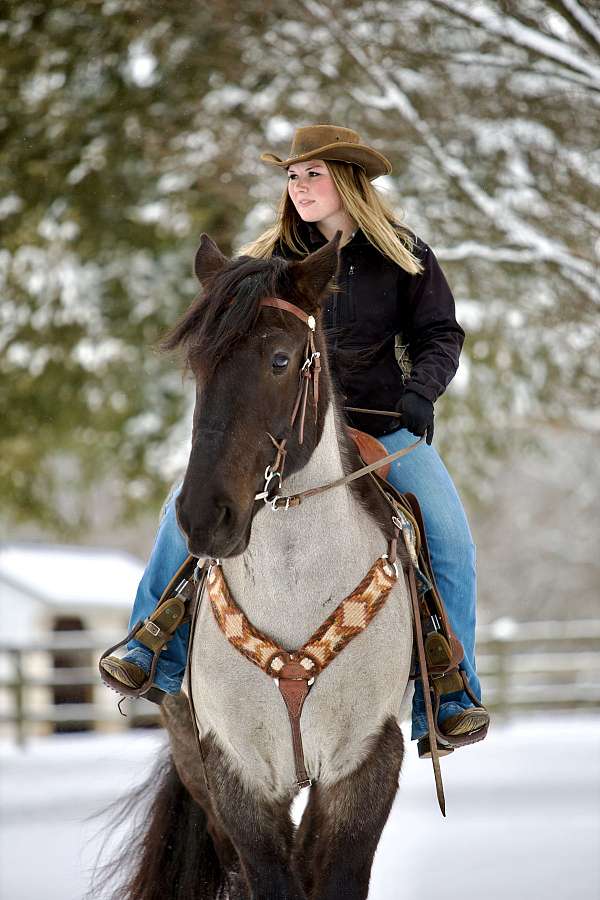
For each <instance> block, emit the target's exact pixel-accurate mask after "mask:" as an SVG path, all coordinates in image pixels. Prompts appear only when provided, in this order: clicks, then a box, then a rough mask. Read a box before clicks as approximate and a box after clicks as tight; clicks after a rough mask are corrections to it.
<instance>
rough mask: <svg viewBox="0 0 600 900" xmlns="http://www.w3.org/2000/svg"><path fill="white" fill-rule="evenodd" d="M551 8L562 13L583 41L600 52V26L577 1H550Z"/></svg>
mask: <svg viewBox="0 0 600 900" xmlns="http://www.w3.org/2000/svg"><path fill="white" fill-rule="evenodd" d="M548 2H549V3H550V6H551V7H552V8H553V9H555V10H556V11H557V12H558V13H560V14H561V15H562V16H563V17H564V18H565V19H566V20H567V22H568V23H569V25H570V26H571V28H572V29H573V31H576V32H577V34H578V35H579V37H580V38H582V40H584V41H585V42H586V44H588V45H589V46H590V47H592V48H593V49H594V50H600V25H598V23H597V22H596V21H595V19H593V18H592V16H590V14H589V12H588V11H587V10H586V9H583V7H582V6H581V5H580V4H579V3H578V2H577V0H548Z"/></svg>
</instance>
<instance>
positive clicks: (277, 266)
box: [160, 256, 289, 376]
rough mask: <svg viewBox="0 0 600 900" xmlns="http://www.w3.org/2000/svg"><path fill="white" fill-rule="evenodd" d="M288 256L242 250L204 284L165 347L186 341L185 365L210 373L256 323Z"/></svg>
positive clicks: (166, 338)
mask: <svg viewBox="0 0 600 900" xmlns="http://www.w3.org/2000/svg"><path fill="white" fill-rule="evenodd" d="M288 265H289V264H288V262H287V261H286V260H284V259H280V258H278V257H271V258H270V259H257V258H255V257H252V256H240V257H238V258H237V259H233V260H231V261H229V262H228V263H227V264H226V265H225V266H224V268H223V269H221V270H220V271H219V272H217V274H216V275H214V276H213V277H212V278H210V279H209V280H207V281H206V283H205V284H204V285H203V290H202V291H201V293H200V294H199V296H198V297H197V298H196V299H195V300H194V302H193V303H192V305H191V306H190V308H189V309H188V310H187V311H186V312H185V313H184V314H183V316H182V317H181V319H180V320H179V322H177V324H176V325H174V327H173V328H172V329H171V331H169V332H168V333H167V335H166V336H165V338H164V339H163V340H162V341H161V345H160V346H161V349H163V350H174V349H176V348H177V347H183V349H184V351H185V363H186V366H188V367H191V368H194V369H197V370H199V371H201V372H202V374H203V375H205V376H206V375H210V374H212V373H213V372H214V371H215V369H216V368H217V366H218V365H219V363H220V362H221V360H223V359H224V358H225V357H226V356H228V355H229V353H230V351H231V350H232V348H233V347H234V345H235V344H236V343H237V342H238V341H239V340H240V339H241V338H243V337H245V336H246V335H248V334H249V333H250V332H251V331H252V329H253V328H254V326H255V324H256V320H257V318H258V314H259V312H260V302H261V300H263V299H264V298H265V297H269V296H273V295H276V294H277V292H278V287H279V286H280V284H281V280H282V276H283V273H284V272H285V270H286V269H287V267H288Z"/></svg>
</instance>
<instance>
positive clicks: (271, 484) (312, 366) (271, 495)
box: [254, 297, 425, 510]
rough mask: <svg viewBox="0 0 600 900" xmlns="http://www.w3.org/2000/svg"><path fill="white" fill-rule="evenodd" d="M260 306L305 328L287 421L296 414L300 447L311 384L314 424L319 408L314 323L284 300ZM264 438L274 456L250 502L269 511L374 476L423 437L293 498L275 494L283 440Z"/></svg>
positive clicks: (282, 459) (270, 300) (270, 299)
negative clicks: (301, 359) (282, 313)
mask: <svg viewBox="0 0 600 900" xmlns="http://www.w3.org/2000/svg"><path fill="white" fill-rule="evenodd" d="M260 305H261V307H262V306H264V307H272V308H273V309H280V310H283V311H285V312H289V313H292V315H294V316H296V318H298V319H300V321H301V322H304V324H305V325H306V326H307V327H308V335H307V338H306V344H305V347H304V362H303V364H302V366H301V368H300V383H299V385H298V392H297V394H296V399H295V401H294V406H293V409H292V415H291V418H290V427H292V428H293V427H294V424H295V422H296V419H297V418H298V414H300V419H299V436H298V443H300V444H302V443H303V441H304V423H305V419H306V408H307V405H308V395H309V391H310V385H311V382H312V405H313V413H314V417H315V422H316V421H317V410H318V404H319V377H320V374H321V354H320V352H319V351H318V350H316V347H315V329H316V320H315V317H314V316H311V315H308V314H307V313H305V312H304V310H302V309H300V307H299V306H295V305H294V304H293V303H289V302H288V301H287V300H281V299H280V298H279V297H265V298H264V300H262V301H261V303H260ZM343 408H344V409H345V410H347V411H348V412H360V413H368V414H370V415H378V416H392V417H394V418H400V413H398V412H395V411H394V412H391V411H384V410H378V409H362V408H360V407H355V406H345V407H343ZM267 434H268V436H269V438H270V439H271V441H272V442H273V445H274V446H275V448H276V449H277V455H276V457H275V460H274V462H273V463H272V465H269V466H267V468H266V469H265V484H264V487H263V490H262V491H260V492H259V493H258V494H256V495H255V497H254V499H255V500H264V502H265V503H267V504H269V505H270V507H271V509H272V510H277V509H289V508H290V507H295V506H299V505H300V504H301V503H302V501H303V500H304V499H306V498H308V497H314V496H316V495H317V494H323V493H325V491H329V490H331V489H332V488H335V487H340V486H341V485H343V484H349V483H350V482H351V481H355V480H356V479H357V478H362V476H363V475H367V474H368V473H369V472H374V471H375V470H376V469H380V468H382V467H383V466H386V465H388V464H389V463H392V462H394V460H396V459H400V457H401V456H406V454H407V453H410V452H411V451H412V450H414V449H415V448H416V447H418V446H419V444H422V443H423V441H424V440H425V435H423V436H422V437H420V438H419V439H418V440H417V441H415V442H414V444H410V445H409V446H408V447H402V449H400V450H397V451H396V452H395V453H390V454H389V455H388V456H384V457H383V458H382V459H378V460H377V461H376V462H374V463H371V464H370V465H368V466H362V467H361V468H360V469H356V470H355V471H354V472H351V473H350V475H345V476H342V477H341V478H336V479H335V480H334V481H329V482H326V483H325V484H321V485H319V486H318V487H313V488H308V489H307V490H305V491H300V492H299V493H297V494H279V493H277V492H276V489H277V488H278V487H281V483H282V480H283V469H284V465H285V457H286V455H287V450H286V448H285V445H286V443H287V439H286V438H284V439H283V440H282V441H277V440H276V439H275V438H274V437H273V435H272V434H270V433H269V432H267Z"/></svg>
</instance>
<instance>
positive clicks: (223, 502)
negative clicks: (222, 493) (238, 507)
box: [215, 497, 235, 527]
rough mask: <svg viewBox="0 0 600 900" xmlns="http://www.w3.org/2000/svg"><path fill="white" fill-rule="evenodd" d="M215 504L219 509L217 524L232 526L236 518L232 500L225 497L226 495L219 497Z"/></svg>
mask: <svg viewBox="0 0 600 900" xmlns="http://www.w3.org/2000/svg"><path fill="white" fill-rule="evenodd" d="M215 506H216V507H217V509H218V511H219V518H218V522H217V525H224V526H225V527H228V526H230V525H231V524H232V523H233V521H234V519H235V515H234V511H233V504H232V503H231V501H229V500H227V499H225V498H224V497H219V498H218V499H217V501H216V503H215Z"/></svg>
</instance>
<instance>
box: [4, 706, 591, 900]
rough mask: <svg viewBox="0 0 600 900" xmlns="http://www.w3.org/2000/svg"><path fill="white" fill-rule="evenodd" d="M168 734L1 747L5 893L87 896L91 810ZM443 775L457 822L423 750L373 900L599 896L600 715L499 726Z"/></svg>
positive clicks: (134, 776)
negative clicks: (442, 801)
mask: <svg viewBox="0 0 600 900" xmlns="http://www.w3.org/2000/svg"><path fill="white" fill-rule="evenodd" d="M163 742H164V736H163V735H162V733H161V732H154V731H150V732H132V733H128V734H119V735H82V736H61V737H53V738H46V739H39V740H37V741H35V742H32V743H31V744H30V745H28V746H27V748H26V749H25V750H24V751H20V750H19V749H18V748H16V747H14V746H13V745H8V744H4V745H0V765H1V770H0V771H1V776H0V796H1V800H2V817H1V819H0V872H1V873H2V874H1V875H0V896H2V897H3V898H4V897H6V898H7V900H8V898H10V900H38V898H39V897H42V896H43V897H44V898H45V900H82V897H83V896H84V894H85V891H86V889H87V888H88V886H89V877H90V871H91V867H92V866H93V864H94V861H95V858H96V855H97V853H98V851H99V848H100V843H101V841H100V837H99V835H98V830H99V829H100V828H101V826H102V824H103V823H106V821H107V819H106V817H104V818H103V817H102V815H100V817H99V818H98V819H96V820H95V821H89V820H88V817H89V816H90V815H92V814H97V813H99V812H101V811H102V809H103V808H104V807H105V806H106V805H107V803H109V802H110V801H111V800H113V799H114V798H115V797H117V796H119V795H120V794H121V793H123V792H125V791H127V790H128V789H129V788H130V787H131V786H132V785H133V784H134V783H135V782H136V781H137V780H143V779H144V778H145V777H146V775H147V774H148V772H149V770H150V767H151V764H152V760H153V759H154V758H155V757H156V755H157V754H159V753H160V751H161V748H162V747H163ZM442 769H443V774H444V783H445V790H446V802H447V810H448V817H447V818H446V819H443V818H442V817H441V815H440V813H439V811H438V809H437V805H436V799H435V791H434V785H433V777H432V773H431V766H430V764H429V763H428V762H423V761H420V760H419V759H418V758H417V756H416V752H415V748H414V744H412V745H411V747H410V750H409V753H408V754H407V759H406V761H405V765H404V769H403V774H402V778H401V785H400V790H399V792H398V796H397V799H396V802H395V804H394V807H393V809H392V813H391V816H390V819H389V821H388V824H387V826H386V828H385V830H384V833H383V835H382V838H381V842H380V845H379V848H378V851H377V855H376V857H375V864H374V868H373V874H372V880H371V891H370V894H369V898H370V900H396V898H398V897H403V898H406V900H410V898H422V900H429V898H431V897H434V896H437V895H439V894H440V893H443V896H444V898H445V900H459V898H460V900H464V898H465V897H470V896H484V897H485V898H486V900H501V898H502V900H504V898H505V897H507V896H510V897H511V900H545V898H547V897H555V898H569V897H576V896H582V897H586V898H587V897H589V898H591V897H595V896H598V895H599V892H600V859H599V856H598V852H597V851H598V846H599V844H600V804H599V803H598V800H599V799H600V717H594V716H591V715H590V716H585V715H582V714H579V713H578V714H568V715H567V714H565V715H562V716H552V717H549V716H543V717H532V718H531V720H530V721H526V720H524V719H515V720H512V721H510V720H509V721H507V722H506V721H505V722H503V723H494V727H493V728H492V730H491V732H490V735H489V737H488V738H487V740H486V741H485V742H484V743H483V744H480V745H476V746H474V747H470V748H466V749H464V750H462V751H460V752H457V753H455V754H454V755H453V756H450V757H448V758H446V759H444V760H442ZM32 859H35V860H36V864H35V865H34V866H32V865H31V860H32ZM94 900H103V898H101V897H99V896H95V897H94Z"/></svg>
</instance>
